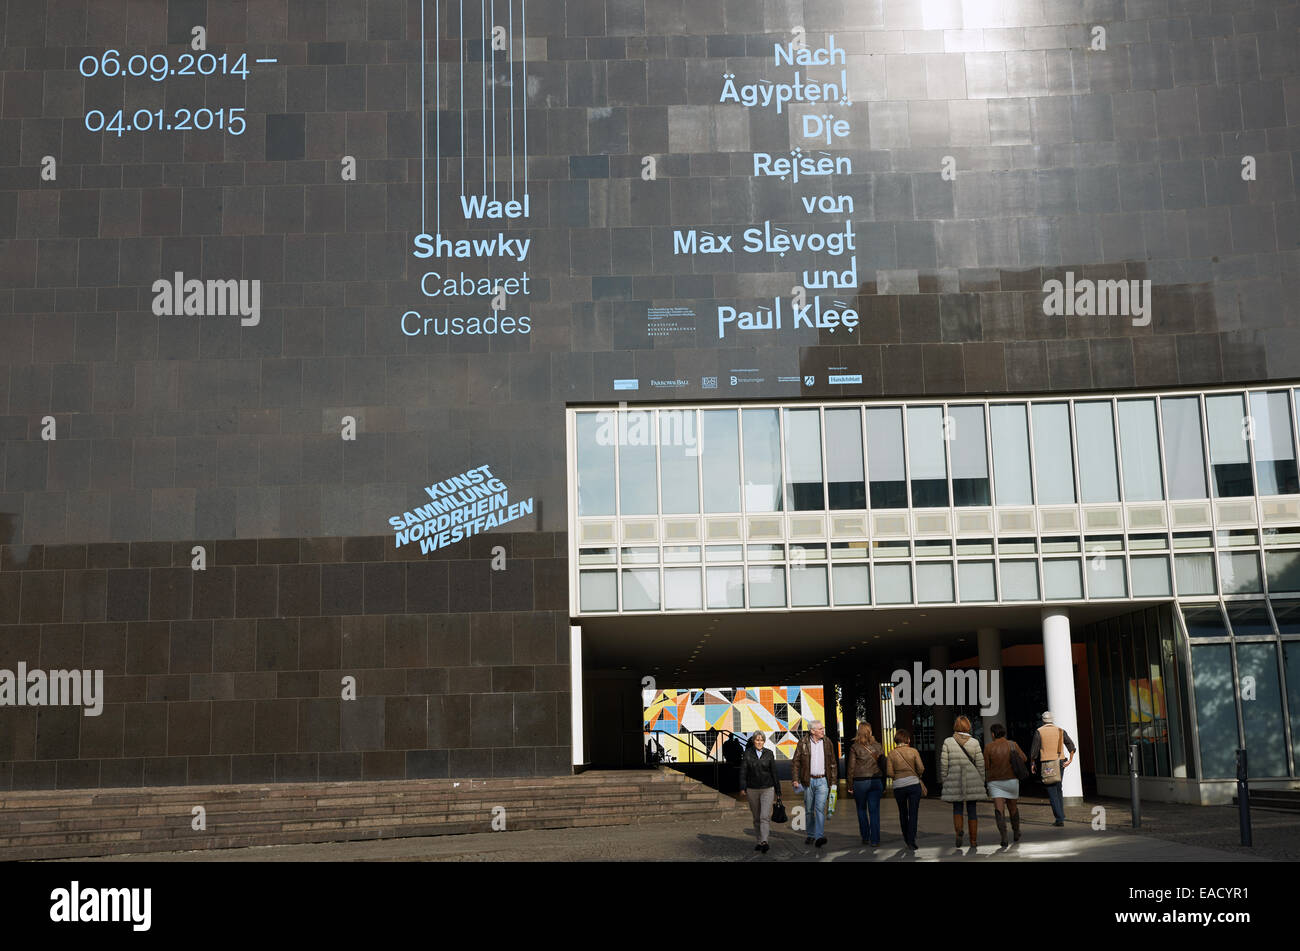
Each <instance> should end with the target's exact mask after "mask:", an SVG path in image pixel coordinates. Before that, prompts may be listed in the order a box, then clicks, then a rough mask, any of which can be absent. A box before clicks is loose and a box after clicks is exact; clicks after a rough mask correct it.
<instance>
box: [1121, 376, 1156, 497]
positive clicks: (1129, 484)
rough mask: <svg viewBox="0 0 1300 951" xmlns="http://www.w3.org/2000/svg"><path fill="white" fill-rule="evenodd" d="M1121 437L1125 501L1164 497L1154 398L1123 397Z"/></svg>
mask: <svg viewBox="0 0 1300 951" xmlns="http://www.w3.org/2000/svg"><path fill="white" fill-rule="evenodd" d="M1119 439H1120V443H1119V445H1120V454H1121V455H1122V456H1123V457H1124V500H1125V501H1126V502H1154V501H1157V500H1159V499H1163V498H1164V497H1165V495H1164V489H1163V488H1162V487H1161V482H1160V439H1159V437H1158V436H1157V435H1156V401H1155V400H1153V399H1152V400H1120V402H1119Z"/></svg>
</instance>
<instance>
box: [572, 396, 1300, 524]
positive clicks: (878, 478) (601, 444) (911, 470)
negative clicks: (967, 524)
mask: <svg viewBox="0 0 1300 951" xmlns="http://www.w3.org/2000/svg"><path fill="white" fill-rule="evenodd" d="M1297 392H1300V391H1296V390H1289V389H1283V390H1261V391H1250V392H1227V393H1209V394H1204V395H1196V394H1193V395H1170V396H1159V397H1156V396H1143V397H1131V398H1112V399H1064V400H1043V401H1020V402H993V403H939V404H925V405H901V406H900V405H892V406H891V405H874V404H863V405H844V404H833V405H827V406H821V407H816V406H810V407H798V408H794V407H791V408H785V409H779V408H776V407H758V408H753V409H749V408H725V409H708V408H698V409H696V408H692V409H657V410H656V409H645V410H599V411H581V412H577V413H575V439H576V455H577V458H576V472H577V496H578V497H577V512H578V515H579V516H580V517H599V516H613V515H623V516H636V515H657V514H664V515H676V514H697V513H701V512H703V513H738V512H745V513H751V512H777V511H826V510H846V509H867V508H872V509H902V508H909V507H911V508H933V507H946V506H987V505H995V504H996V505H1034V504H1037V505H1057V504H1072V503H1078V502H1081V503H1106V502H1120V501H1124V502H1151V501H1161V500H1164V499H1205V498H1208V497H1210V496H1211V494H1212V495H1213V496H1214V497H1216V498H1226V497H1239V496H1252V495H1287V494H1296V493H1300V476H1298V475H1297V467H1296V456H1297V446H1296V431H1297V427H1296V425H1295V420H1296V402H1297ZM1080 447H1081V448H1080Z"/></svg>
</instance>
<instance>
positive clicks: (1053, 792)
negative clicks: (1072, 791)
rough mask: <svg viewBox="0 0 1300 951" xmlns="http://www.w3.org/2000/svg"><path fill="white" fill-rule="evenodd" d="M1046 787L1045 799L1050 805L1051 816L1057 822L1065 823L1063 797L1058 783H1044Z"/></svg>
mask: <svg viewBox="0 0 1300 951" xmlns="http://www.w3.org/2000/svg"><path fill="white" fill-rule="evenodd" d="M1044 785H1045V786H1047V798H1048V799H1049V800H1051V803H1052V815H1053V816H1055V817H1056V820H1057V821H1058V822H1064V821H1065V795H1064V793H1062V792H1061V784H1060V783H1044Z"/></svg>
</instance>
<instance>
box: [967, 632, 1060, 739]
mask: <svg viewBox="0 0 1300 951" xmlns="http://www.w3.org/2000/svg"><path fill="white" fill-rule="evenodd" d="M975 636H976V638H978V640H979V645H980V674H981V675H983V674H984V672H985V671H987V672H988V676H989V681H990V683H992V682H993V681H994V677H993V674H994V673H996V674H997V677H996V686H995V689H994V690H993V703H994V705H995V706H996V708H997V713H993V714H982V715H983V718H984V742H985V743H988V742H989V741H990V740H991V739H992V738H993V734H992V733H991V732H990V730H991V728H992V727H993V724H995V723H1001V724H1002V725H1003V726H1004V727H1005V726H1006V725H1007V691H1006V685H1005V684H1003V682H1002V632H1001V631H999V630H998V629H997V628H996V627H981V628H980V629H979V630H978V631H976V632H975ZM981 679H983V677H982V676H981ZM1070 736H1071V737H1073V736H1074V734H1073V733H1071V734H1070Z"/></svg>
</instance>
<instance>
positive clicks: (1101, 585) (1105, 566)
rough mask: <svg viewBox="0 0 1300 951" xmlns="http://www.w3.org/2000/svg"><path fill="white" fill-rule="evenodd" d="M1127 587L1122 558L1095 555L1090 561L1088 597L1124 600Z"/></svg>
mask: <svg viewBox="0 0 1300 951" xmlns="http://www.w3.org/2000/svg"><path fill="white" fill-rule="evenodd" d="M1089 551H1090V552H1091V551H1093V549H1091V548H1089ZM1125 587H1126V586H1125V584H1124V559H1123V558H1122V557H1116V556H1103V557H1098V555H1093V556H1092V557H1090V558H1089V559H1088V597H1090V598H1122V597H1124V595H1125V594H1127V592H1126V591H1125Z"/></svg>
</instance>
